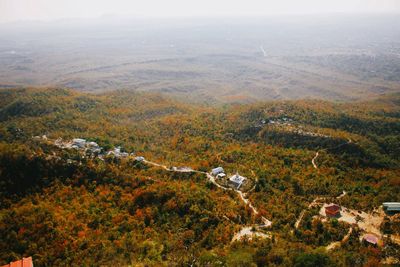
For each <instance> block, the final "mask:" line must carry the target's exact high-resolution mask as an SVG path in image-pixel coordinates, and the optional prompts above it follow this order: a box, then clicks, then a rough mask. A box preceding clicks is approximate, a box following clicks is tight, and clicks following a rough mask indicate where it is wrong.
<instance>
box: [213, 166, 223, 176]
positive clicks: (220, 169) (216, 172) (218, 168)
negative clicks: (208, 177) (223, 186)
mask: <svg viewBox="0 0 400 267" xmlns="http://www.w3.org/2000/svg"><path fill="white" fill-rule="evenodd" d="M224 172H225V171H224V169H223V168H222V167H217V168H214V169H212V170H211V174H212V175H214V176H217V175H218V174H220V173H224Z"/></svg>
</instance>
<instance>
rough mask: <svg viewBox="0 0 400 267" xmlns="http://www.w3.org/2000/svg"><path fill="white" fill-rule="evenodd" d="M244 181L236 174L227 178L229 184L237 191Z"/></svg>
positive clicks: (243, 178)
mask: <svg viewBox="0 0 400 267" xmlns="http://www.w3.org/2000/svg"><path fill="white" fill-rule="evenodd" d="M244 180H246V178H245V177H243V176H240V175H239V174H238V173H236V174H235V175H232V176H231V177H230V178H229V183H230V184H232V185H234V186H235V187H236V189H239V187H240V186H241V185H242V184H243V182H244Z"/></svg>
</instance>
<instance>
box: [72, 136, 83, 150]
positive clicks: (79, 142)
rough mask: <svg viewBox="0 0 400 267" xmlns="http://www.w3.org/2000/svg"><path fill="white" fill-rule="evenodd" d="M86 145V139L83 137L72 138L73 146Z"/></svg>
mask: <svg viewBox="0 0 400 267" xmlns="http://www.w3.org/2000/svg"><path fill="white" fill-rule="evenodd" d="M85 146H86V140H85V139H81V138H74V139H72V147H75V148H84V147H85Z"/></svg>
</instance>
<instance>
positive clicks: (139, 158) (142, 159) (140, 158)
mask: <svg viewBox="0 0 400 267" xmlns="http://www.w3.org/2000/svg"><path fill="white" fill-rule="evenodd" d="M135 160H136V161H139V162H142V161H144V157H136V158H135Z"/></svg>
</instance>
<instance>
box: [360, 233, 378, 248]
mask: <svg viewBox="0 0 400 267" xmlns="http://www.w3.org/2000/svg"><path fill="white" fill-rule="evenodd" d="M363 241H364V242H365V243H367V244H370V245H373V246H376V245H377V244H378V241H379V239H378V237H376V236H375V235H373V234H366V235H364V237H363Z"/></svg>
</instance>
